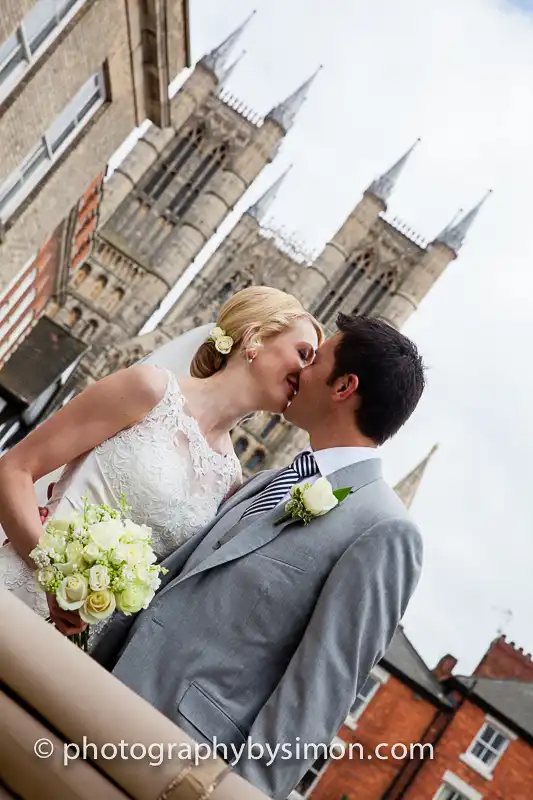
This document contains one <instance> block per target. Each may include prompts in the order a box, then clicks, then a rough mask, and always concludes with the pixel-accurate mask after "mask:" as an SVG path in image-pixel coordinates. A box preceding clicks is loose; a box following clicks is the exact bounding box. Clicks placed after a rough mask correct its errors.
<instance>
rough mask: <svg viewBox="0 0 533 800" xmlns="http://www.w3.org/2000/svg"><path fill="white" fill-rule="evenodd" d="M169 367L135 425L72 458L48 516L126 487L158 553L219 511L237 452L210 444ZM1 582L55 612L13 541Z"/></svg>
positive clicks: (113, 500)
mask: <svg viewBox="0 0 533 800" xmlns="http://www.w3.org/2000/svg"><path fill="white" fill-rule="evenodd" d="M164 371H165V372H166V373H167V376H168V383H167V387H166V391H165V394H164V396H163V397H162V399H161V400H160V401H159V403H157V405H156V406H154V408H153V409H152V410H151V411H150V412H149V413H148V414H147V415H146V416H145V417H144V418H143V419H142V420H141V421H140V422H138V423H137V424H136V425H133V426H132V427H131V428H128V429H127V430H124V431H121V432H120V433H118V434H117V435H116V436H113V437H112V438H111V439H108V440H107V441H105V442H104V443H103V444H101V445H99V446H98V447H96V448H95V449H94V450H91V451H90V452H89V453H88V454H86V455H84V456H81V457H80V458H78V459H76V460H75V461H73V462H71V463H70V464H68V465H67V466H66V467H65V468H64V470H63V472H62V474H61V478H60V480H59V481H58V482H57V484H56V485H55V489H54V492H53V495H52V498H51V500H50V501H49V502H48V503H47V508H48V510H49V517H48V518H49V519H53V518H54V517H57V518H64V517H65V516H66V515H68V514H70V512H71V511H72V509H78V510H81V509H82V508H83V499H82V498H83V497H85V496H86V495H89V501H90V502H92V503H106V504H108V505H110V506H112V507H114V508H118V504H119V498H120V496H121V495H122V494H124V495H125V496H126V500H127V502H128V504H129V505H130V506H131V511H130V516H131V518H132V519H133V520H134V522H137V523H139V524H142V523H144V524H146V525H149V526H150V527H151V528H152V530H153V548H154V551H155V552H156V554H157V556H158V560H162V559H163V558H165V557H166V556H168V555H169V554H170V553H172V551H173V550H175V549H176V548H177V547H179V546H180V544H182V543H183V542H185V541H186V540H187V539H189V538H190V537H191V536H193V534H195V533H196V532H197V531H199V530H200V529H201V528H203V527H204V525H206V524H207V523H208V522H209V521H210V520H211V519H213V517H214V516H215V514H216V511H217V508H218V506H219V505H220V503H221V502H222V500H223V499H224V497H225V496H226V495H227V494H228V493H229V491H230V489H231V488H233V487H234V486H236V485H237V484H238V483H239V482H240V480H241V468H240V464H239V460H238V458H237V456H236V455H222V454H220V453H218V452H216V451H214V450H213V449H212V448H211V447H210V446H209V444H208V443H207V441H206V439H205V438H204V436H203V434H202V432H201V431H200V428H199V426H198V423H197V422H196V420H195V419H194V417H192V416H191V415H190V414H189V413H188V412H187V409H186V405H185V398H184V396H183V394H182V392H181V390H180V387H179V384H178V381H177V379H176V377H175V376H174V374H173V373H172V372H170V371H169V370H166V369H165V370H164ZM4 538H5V537H4V535H3V534H2V532H1V529H0V540H3V539H4ZM0 588H6V589H8V590H9V591H11V592H13V593H14V594H15V595H16V596H17V597H19V598H20V599H21V600H23V601H24V602H25V603H26V604H27V605H29V606H31V608H33V610H34V611H36V612H37V613H38V614H41V615H42V616H48V606H47V603H46V596H45V595H44V594H43V593H42V592H40V591H38V589H37V585H36V583H35V580H34V577H33V574H32V572H31V570H30V569H29V568H28V566H27V565H26V563H25V561H24V560H23V559H22V558H21V557H20V556H19V555H18V553H17V552H16V551H15V549H14V548H13V546H12V545H11V544H5V545H4V546H0Z"/></svg>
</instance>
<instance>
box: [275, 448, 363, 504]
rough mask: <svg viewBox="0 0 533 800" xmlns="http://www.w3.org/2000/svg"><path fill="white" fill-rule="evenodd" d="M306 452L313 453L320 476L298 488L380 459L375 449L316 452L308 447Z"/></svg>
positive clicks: (301, 482) (306, 481)
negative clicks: (344, 469) (360, 462)
mask: <svg viewBox="0 0 533 800" xmlns="http://www.w3.org/2000/svg"><path fill="white" fill-rule="evenodd" d="M304 452H311V453H313V455H314V457H315V459H316V463H317V464H318V469H319V474H318V475H313V476H312V477H311V478H306V479H305V480H303V481H300V483H298V484H296V485H297V486H300V485H302V484H304V483H309V484H311V485H313V483H314V482H315V481H316V480H317V479H318V478H327V477H328V475H332V474H333V473H334V472H337V470H339V469H342V468H343V467H348V466H350V464H357V462H358V461H365V460H366V459H367V458H378V457H379V456H378V451H377V449H376V448H375V447H327V448H326V449H325V450H316V451H314V450H312V449H311V448H310V447H306V448H305V450H302V453H304ZM289 496H290V492H287V495H286V497H285V499H284V500H282V501H281V502H285V500H286V499H287V498H288V497H289Z"/></svg>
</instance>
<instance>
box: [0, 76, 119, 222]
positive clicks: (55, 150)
mask: <svg viewBox="0 0 533 800" xmlns="http://www.w3.org/2000/svg"><path fill="white" fill-rule="evenodd" d="M105 98H106V90H105V82H104V75H103V72H102V70H100V71H99V72H97V73H96V75H93V76H92V77H91V78H89V80H88V81H87V82H86V83H85V84H84V85H83V86H82V88H81V89H80V90H79V92H78V93H77V94H76V96H75V97H74V99H73V100H72V101H71V102H70V103H69V104H68V105H67V106H66V108H65V109H64V110H63V111H62V112H61V114H60V115H59V116H58V117H57V118H56V120H55V121H54V122H53V123H52V125H51V126H50V127H49V128H48V130H47V131H46V133H45V134H44V135H43V136H42V137H41V139H40V140H39V141H38V143H37V144H36V145H35V147H34V148H33V150H32V151H31V152H30V153H28V155H27V156H26V157H25V158H24V159H23V160H22V162H21V163H20V165H19V166H18V167H17V169H16V170H15V171H14V172H12V173H11V175H10V176H9V178H8V179H7V180H6V181H4V183H3V184H2V185H0V220H1V221H3V222H5V221H6V220H8V219H9V217H10V216H11V214H13V212H14V211H15V210H16V209H17V208H18V206H19V205H20V204H21V203H22V202H23V200H25V198H26V197H27V196H28V195H29V193H30V192H31V191H32V189H34V188H35V187H36V186H37V184H38V183H39V182H40V181H41V180H42V179H43V178H44V176H45V175H46V174H47V172H48V171H49V170H50V168H51V167H52V165H53V164H54V163H55V162H56V161H57V159H58V158H59V156H60V155H61V154H62V153H64V151H65V150H66V149H67V147H68V146H69V144H70V143H71V142H72V140H73V139H74V137H75V136H76V135H77V134H78V133H79V132H80V130H82V128H84V127H85V125H86V124H87V122H88V121H89V120H90V118H91V117H92V116H93V115H94V113H95V112H96V111H97V110H98V109H99V108H100V106H101V105H102V104H103V103H104V101H105Z"/></svg>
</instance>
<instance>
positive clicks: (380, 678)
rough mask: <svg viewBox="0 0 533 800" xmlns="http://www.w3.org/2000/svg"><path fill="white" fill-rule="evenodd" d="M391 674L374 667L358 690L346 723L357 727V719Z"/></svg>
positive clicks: (351, 726)
mask: <svg viewBox="0 0 533 800" xmlns="http://www.w3.org/2000/svg"><path fill="white" fill-rule="evenodd" d="M388 679H389V674H388V672H385V670H384V669H381V667H374V669H373V670H372V672H371V673H370V675H369V676H368V678H367V679H366V681H365V683H364V685H363V687H362V688H361V689H360V691H359V692H358V694H357V696H356V698H355V700H354V703H353V705H352V707H351V708H350V711H349V712H348V716H347V717H346V719H345V721H344V724H345V725H347V726H348V728H351V729H352V730H355V728H356V727H357V720H358V719H359V717H361V715H362V714H363V712H364V711H365V709H366V708H367V707H368V705H369V703H370V701H371V700H372V698H373V697H374V695H375V694H376V692H377V691H378V689H379V688H380V687H381V686H382V685H383V684H384V683H386V682H387V681H388Z"/></svg>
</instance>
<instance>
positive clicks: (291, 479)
mask: <svg viewBox="0 0 533 800" xmlns="http://www.w3.org/2000/svg"><path fill="white" fill-rule="evenodd" d="M318 472H319V469H318V464H317V463H316V459H315V457H314V455H313V454H312V453H310V452H309V451H306V452H305V453H299V454H298V455H297V456H296V458H295V459H294V461H293V462H292V464H291V465H290V466H289V467H286V468H285V469H283V470H282V471H281V472H280V473H278V475H276V477H275V478H274V480H273V481H271V483H269V484H268V486H267V487H266V489H263V491H262V492H260V493H259V494H258V495H257V497H256V498H255V500H254V501H253V503H252V504H251V505H249V506H248V508H247V509H246V511H245V512H244V514H243V515H242V517H241V519H246V518H247V517H252V516H254V515H255V514H264V513H265V512H266V511H271V510H272V509H273V508H276V506H277V505H279V503H281V501H282V500H283V498H284V497H285V496H286V495H287V493H288V492H289V491H290V490H291V489H292V487H293V486H295V485H296V484H297V483H299V482H300V481H302V480H304V479H305V478H310V477H311V476H312V475H316V474H317V473H318Z"/></svg>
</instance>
